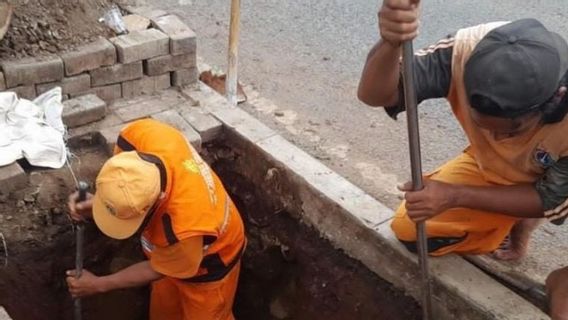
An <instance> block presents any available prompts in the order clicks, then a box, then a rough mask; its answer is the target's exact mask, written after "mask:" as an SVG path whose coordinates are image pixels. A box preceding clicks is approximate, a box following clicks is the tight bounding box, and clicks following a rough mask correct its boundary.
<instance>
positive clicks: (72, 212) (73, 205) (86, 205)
mask: <svg viewBox="0 0 568 320" xmlns="http://www.w3.org/2000/svg"><path fill="white" fill-rule="evenodd" d="M78 201H79V192H78V191H76V192H74V193H72V194H71V195H69V200H68V202H67V207H68V208H69V216H70V217H71V219H73V220H75V221H85V220H86V219H90V218H92V217H93V211H92V209H93V195H92V194H90V193H87V200H85V201H81V202H78Z"/></svg>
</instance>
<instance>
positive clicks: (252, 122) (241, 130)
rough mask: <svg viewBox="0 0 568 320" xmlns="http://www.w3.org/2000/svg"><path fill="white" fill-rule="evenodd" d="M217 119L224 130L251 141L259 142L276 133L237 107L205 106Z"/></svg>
mask: <svg viewBox="0 0 568 320" xmlns="http://www.w3.org/2000/svg"><path fill="white" fill-rule="evenodd" d="M203 106H204V107H205V110H207V111H210V112H211V115H213V116H214V117H215V118H217V120H219V121H220V122H221V123H223V125H224V127H225V129H226V130H230V131H233V132H235V133H236V134H238V135H239V136H242V137H244V138H246V139H248V140H250V141H252V142H255V143H256V142H260V141H262V140H264V139H267V138H270V137H272V136H274V135H276V132H274V130H272V129H270V128H268V127H267V126H265V125H264V124H262V123H261V122H260V121H258V120H257V119H255V118H254V117H253V116H251V115H249V114H248V113H246V112H245V111H243V110H241V109H238V108H234V107H232V108H227V109H225V108H218V109H217V108H207V107H206V106H205V105H203Z"/></svg>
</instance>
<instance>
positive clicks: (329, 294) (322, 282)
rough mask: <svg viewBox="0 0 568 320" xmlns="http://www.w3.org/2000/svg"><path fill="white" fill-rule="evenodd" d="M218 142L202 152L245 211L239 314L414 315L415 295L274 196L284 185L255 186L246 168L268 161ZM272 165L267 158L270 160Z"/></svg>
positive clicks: (377, 319)
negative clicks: (348, 252) (371, 268)
mask: <svg viewBox="0 0 568 320" xmlns="http://www.w3.org/2000/svg"><path fill="white" fill-rule="evenodd" d="M245 152H246V151H243V152H242V153H240V154H239V152H238V151H236V150H234V149H232V148H228V147H226V146H223V145H222V144H220V143H218V144H216V145H209V146H207V147H206V149H205V150H204V151H203V152H202V153H203V154H204V157H205V158H206V159H207V160H208V162H209V163H211V164H212V167H213V168H214V170H215V172H217V174H218V175H219V176H220V178H221V180H222V181H223V183H224V185H225V187H226V189H227V191H228V192H229V193H230V194H231V197H232V199H233V200H234V201H235V204H236V205H237V207H238V208H239V210H240V212H241V214H242V215H243V216H244V218H245V219H244V220H245V224H246V229H247V237H248V241H249V242H248V247H247V250H246V252H245V254H244V258H243V268H242V272H241V278H240V282H239V289H238V292H237V297H236V303H235V307H234V310H235V316H236V318H237V319H267V320H268V319H270V320H271V319H290V320H313V319H326V320H336V319H337V320H340V319H341V320H345V319H361V320H364V319H369V320H370V319H373V320H381V319H385V320H397V319H400V320H409V319H420V318H421V309H420V307H419V306H418V304H417V303H416V302H415V301H414V300H413V299H412V298H410V297H407V296H405V295H404V294H403V293H402V292H401V291H399V290H396V289H394V288H393V287H392V285H390V284H389V283H387V282H386V281H384V280H382V279H380V278H378V277H377V276H376V275H375V274H373V273H372V272H370V271H369V270H368V269H367V268H365V267H364V266H363V265H362V264H361V263H359V262H358V261H355V260H353V259H350V258H349V257H347V256H346V255H345V254H344V253H343V252H341V251H340V250H336V249H335V248H333V246H332V245H331V244H330V243H329V242H328V241H326V240H324V239H322V238H320V237H319V233H318V232H317V231H316V230H314V229H312V228H310V227H308V226H306V225H305V224H303V223H301V222H300V220H299V219H298V217H299V213H298V212H289V211H288V210H289V209H283V208H286V207H287V206H285V205H283V204H282V201H281V200H279V199H274V198H275V195H276V194H277V193H278V191H281V190H276V191H275V189H279V186H275V185H273V186H268V185H262V186H261V185H255V184H253V183H252V182H251V180H250V178H249V177H247V176H245V175H244V174H243V173H242V172H243V171H244V170H242V168H243V167H247V166H248V167H249V168H248V170H249V172H250V170H259V171H261V172H263V173H264V172H266V170H267V168H263V165H262V164H259V163H257V162H255V161H250V160H251V159H250V157H251V155H250V154H245ZM265 165H266V164H265Z"/></svg>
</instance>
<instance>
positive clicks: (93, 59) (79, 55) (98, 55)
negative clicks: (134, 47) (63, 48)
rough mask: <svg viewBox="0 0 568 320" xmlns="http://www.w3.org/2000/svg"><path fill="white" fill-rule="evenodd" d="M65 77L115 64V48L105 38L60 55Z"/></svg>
mask: <svg viewBox="0 0 568 320" xmlns="http://www.w3.org/2000/svg"><path fill="white" fill-rule="evenodd" d="M61 58H62V59H63V64H64V65H65V74H66V75H67V76H72V75H76V74H79V73H82V72H84V71H91V70H94V69H97V68H100V67H104V66H110V65H113V64H115V63H116V48H115V47H114V45H113V44H112V43H110V42H109V41H108V40H107V39H105V38H99V39H98V40H96V41H94V42H92V43H89V44H86V45H84V46H81V47H79V48H78V49H77V50H76V51H69V52H66V53H64V54H62V55H61Z"/></svg>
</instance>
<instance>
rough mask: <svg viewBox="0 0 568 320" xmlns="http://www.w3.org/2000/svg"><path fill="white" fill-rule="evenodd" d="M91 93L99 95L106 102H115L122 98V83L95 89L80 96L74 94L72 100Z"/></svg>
mask: <svg viewBox="0 0 568 320" xmlns="http://www.w3.org/2000/svg"><path fill="white" fill-rule="evenodd" d="M91 93H92V94H95V95H97V96H98V97H99V98H101V99H103V100H104V101H114V100H117V99H120V98H121V97H122V86H121V84H120V83H116V84H111V85H108V86H101V87H93V88H91V89H89V90H87V91H86V92H82V93H79V94H72V95H71V98H75V97H78V96H82V95H86V94H91Z"/></svg>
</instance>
